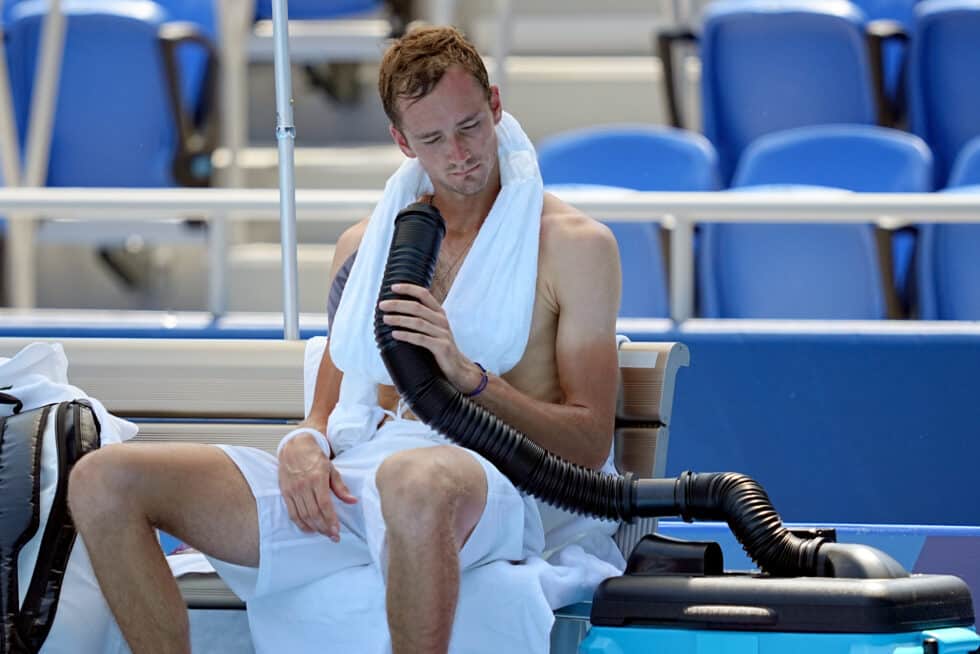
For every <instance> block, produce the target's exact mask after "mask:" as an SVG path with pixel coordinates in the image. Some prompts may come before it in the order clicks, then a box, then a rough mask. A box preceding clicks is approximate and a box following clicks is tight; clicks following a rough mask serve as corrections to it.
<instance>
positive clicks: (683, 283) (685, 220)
mask: <svg viewBox="0 0 980 654" xmlns="http://www.w3.org/2000/svg"><path fill="white" fill-rule="evenodd" d="M557 195H559V197H561V198H562V199H563V200H565V201H567V202H569V203H570V204H572V205H574V206H575V207H577V208H578V209H580V210H582V211H584V212H585V213H587V214H589V215H592V216H595V217H596V218H598V219H600V220H603V221H610V220H617V221H635V222H640V221H663V222H665V223H669V224H670V225H671V226H672V230H671V246H672V256H671V275H670V279H671V294H670V295H671V318H673V319H674V320H676V321H678V322H680V321H683V320H687V319H688V318H690V317H691V316H692V315H693V309H694V261H693V248H692V244H693V229H694V224H695V223H697V222H706V221H710V222H793V221H799V222H829V223H859V222H875V221H877V222H879V223H880V224H882V225H887V226H894V225H900V224H907V223H938V222H943V223H980V193H956V194H945V193H895V194H890V193H847V192H840V193H833V192H807V191H795V192H793V193H779V192H757V193H718V192H709V193H661V192H639V191H606V190H603V191H595V190H588V191H586V190H576V191H571V190H563V191H560V192H559V193H557ZM380 197H381V191H380V190H297V191H296V215H297V219H299V220H303V221H328V222H347V223H353V222H354V221H356V220H359V219H361V218H363V217H365V216H366V215H368V214H369V213H370V211H371V210H372V209H373V208H374V205H375V204H376V203H377V202H378V200H379V199H380ZM21 213H23V214H26V215H42V216H46V217H51V218H99V219H101V220H113V219H116V220H123V219H129V220H132V219H134V218H143V219H158V220H159V219H161V218H183V217H194V218H204V219H210V218H212V217H217V216H224V217H225V218H226V219H227V220H229V221H231V220H244V219H255V218H262V217H266V218H276V217H278V216H279V191H278V190H277V189H130V188H126V189H115V188H109V189H97V188H0V215H6V216H9V217H10V218H12V219H14V220H16V219H17V218H18V215H19V214H21ZM30 274H31V273H30V271H29V269H24V270H21V271H20V272H19V273H18V274H15V276H14V282H16V281H17V280H18V279H19V278H22V276H23V275H30ZM211 275H212V284H214V285H215V287H217V288H224V283H223V280H224V269H223V266H219V267H217V269H212V270H211ZM212 308H214V307H213V306H212Z"/></svg>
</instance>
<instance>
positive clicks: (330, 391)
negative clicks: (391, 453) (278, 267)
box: [303, 220, 367, 431]
mask: <svg viewBox="0 0 980 654" xmlns="http://www.w3.org/2000/svg"><path fill="white" fill-rule="evenodd" d="M366 227H367V221H366V220H364V221H361V222H359V223H357V224H356V225H354V226H353V227H351V228H349V229H347V230H346V231H344V233H343V234H341V236H340V238H339V239H337V246H336V247H335V248H334V257H333V262H332V264H331V266H330V284H329V286H328V287H327V288H328V289H329V288H331V287H332V286H333V283H334V280H335V279H336V278H337V271H338V270H340V267H341V266H342V265H343V264H344V262H345V261H347V259H348V258H349V257H350V256H351V255H352V254H353V253H354V252H355V251H356V250H357V247H358V245H360V242H361V238H362V237H363V236H364V230H365V228H366ZM342 378H343V373H342V372H340V370H338V369H337V367H336V366H335V365H334V364H333V359H331V358H330V348H329V347H326V348H324V350H323V357H322V358H321V359H320V367H319V369H318V370H317V374H316V386H315V387H314V391H313V402H312V404H311V405H310V413H309V415H308V416H306V420H304V421H303V424H304V425H307V426H310V427H313V428H314V429H316V430H318V431H324V430H325V429H326V428H327V418H328V417H329V416H330V412H331V411H333V408H334V406H336V405H337V398H338V396H339V395H340V381H341V379H342Z"/></svg>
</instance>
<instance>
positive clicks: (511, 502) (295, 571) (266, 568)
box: [208, 420, 544, 602]
mask: <svg viewBox="0 0 980 654" xmlns="http://www.w3.org/2000/svg"><path fill="white" fill-rule="evenodd" d="M409 422H411V423H413V424H406V423H409ZM416 425H417V426H416ZM406 427H407V429H406ZM406 432H407V433H406ZM413 432H414V433H413ZM429 434H431V432H428V428H427V427H425V426H424V425H422V424H421V423H416V422H414V421H403V420H398V421H394V422H388V423H385V424H384V425H382V426H381V428H380V429H379V430H378V433H377V434H376V435H375V436H374V438H373V439H371V440H370V441H367V442H365V443H362V444H359V445H357V446H355V447H353V448H351V449H350V450H347V451H345V452H342V453H341V454H340V455H339V456H337V457H336V458H335V459H334V461H333V463H334V465H335V466H336V467H337V469H338V470H339V471H340V474H341V476H342V477H343V480H344V483H345V484H346V485H347V487H348V488H349V489H350V491H351V493H352V494H353V495H354V496H355V497H356V498H358V502H357V503H356V504H346V503H344V502H341V501H340V500H338V499H336V498H334V509H335V510H336V511H337V517H338V519H339V521H340V542H339V543H334V542H333V541H331V540H330V539H329V538H327V537H326V536H324V535H322V534H319V533H312V534H311V533H305V532H303V531H301V530H300V529H299V527H297V526H296V524H295V523H294V522H293V521H292V520H291V519H290V517H289V512H288V511H287V509H286V505H285V502H284V501H283V499H282V495H281V494H280V492H279V477H278V466H279V464H278V461H277V459H276V457H275V456H273V455H271V454H269V453H268V452H265V451H263V450H259V449H255V448H250V447H235V446H227V445H218V446H217V447H220V448H221V449H222V450H223V451H224V452H225V454H227V455H228V457H229V458H231V460H232V461H234V463H235V465H237V466H238V469H239V470H240V471H241V473H242V475H243V476H244V477H245V480H246V481H247V482H248V485H249V488H251V490H252V494H253V495H254V496H255V503H256V508H257V510H258V522H259V567H258V568H251V567H245V566H240V565H235V564H232V563H228V562H225V561H221V560H219V559H215V558H214V557H208V559H209V560H210V562H211V563H212V565H214V568H215V570H217V572H218V574H219V575H220V576H221V578H222V579H223V580H224V581H225V583H227V584H228V586H229V587H230V588H231V589H232V590H233V591H234V592H235V594H236V595H238V596H239V597H241V598H242V599H243V600H244V601H246V602H248V601H249V600H250V599H252V598H254V597H259V596H263V595H268V594H272V593H277V592H280V591H284V590H288V589H290V588H297V587H300V586H303V585H306V584H308V583H310V582H313V581H317V580H319V579H321V578H324V577H327V576H328V575H330V574H332V573H334V572H337V571H338V570H343V569H346V568H351V567H354V566H362V565H366V564H373V565H375V566H377V567H378V569H379V570H382V571H383V570H384V569H385V557H386V554H385V524H384V519H383V518H382V513H381V500H380V496H379V494H378V488H377V485H376V483H375V474H376V473H377V470H378V466H380V465H381V463H382V461H384V460H385V459H386V458H387V457H388V456H390V455H392V454H395V453H396V452H400V451H403V450H408V449H416V448H424V447H433V446H436V445H441V444H444V443H443V442H440V441H437V440H433V439H432V438H431V436H430V435H429ZM452 447H456V446H455V445H453V446H452ZM461 449H464V448H461ZM464 451H466V452H469V454H471V455H472V456H473V458H474V459H476V460H477V462H478V463H479V464H480V465H481V466H482V467H483V470H484V472H485V473H486V478H487V503H486V507H485V508H484V510H483V515H482V516H481V517H480V521H479V522H478V523H477V525H476V527H475V528H474V529H473V532H472V533H471V535H470V537H469V539H468V540H467V541H466V544H465V545H464V546H463V549H462V550H461V551H460V568H461V570H466V569H468V568H472V567H475V566H478V565H482V564H484V563H489V562H490V561H496V560H509V561H521V560H524V559H525V558H527V557H528V556H531V555H536V554H540V552H541V551H542V549H543V548H544V532H543V528H542V526H541V517H540V514H539V512H538V508H537V505H536V503H535V502H534V500H533V499H531V498H530V497H527V496H524V495H522V494H521V493H520V492H519V491H518V490H517V489H516V488H515V487H514V485H513V484H511V482H510V481H509V480H508V479H507V478H506V477H504V475H503V474H502V473H501V472H500V471H499V470H497V468H495V467H494V466H493V464H491V463H490V462H489V461H487V460H486V459H485V458H483V457H482V456H480V455H479V454H477V453H476V452H473V451H471V450H467V449H464Z"/></svg>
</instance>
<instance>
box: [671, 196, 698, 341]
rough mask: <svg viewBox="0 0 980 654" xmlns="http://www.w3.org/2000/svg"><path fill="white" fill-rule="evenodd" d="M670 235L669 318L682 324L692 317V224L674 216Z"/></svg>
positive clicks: (682, 217) (683, 218)
mask: <svg viewBox="0 0 980 654" xmlns="http://www.w3.org/2000/svg"><path fill="white" fill-rule="evenodd" d="M674 221H675V222H674V229H673V230H672V231H671V233H670V317H671V318H673V319H674V321H675V322H678V323H680V322H684V321H685V320H687V319H688V318H691V317H693V316H694V223H693V222H692V221H691V220H690V219H689V218H687V217H684V216H678V215H675V216H674Z"/></svg>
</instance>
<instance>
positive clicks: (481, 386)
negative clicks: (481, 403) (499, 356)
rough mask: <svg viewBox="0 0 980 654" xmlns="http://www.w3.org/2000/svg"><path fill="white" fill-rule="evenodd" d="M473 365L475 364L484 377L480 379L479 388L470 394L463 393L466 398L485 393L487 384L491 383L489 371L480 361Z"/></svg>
mask: <svg viewBox="0 0 980 654" xmlns="http://www.w3.org/2000/svg"><path fill="white" fill-rule="evenodd" d="M473 363H475V364H476V367H477V368H479V369H480V372H481V373H482V376H481V377H480V383H479V384H478V385H477V387H476V388H475V389H473V390H472V391H470V392H469V393H463V396H464V397H476V396H477V395H479V394H480V393H482V392H483V389H484V388H486V387H487V384H488V383H489V382H490V377H489V376H487V369H486V368H484V367H483V366H482V365H480V362H479V361H474V362H473Z"/></svg>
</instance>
